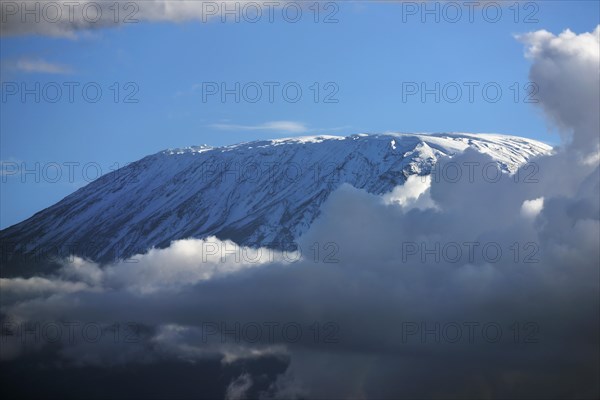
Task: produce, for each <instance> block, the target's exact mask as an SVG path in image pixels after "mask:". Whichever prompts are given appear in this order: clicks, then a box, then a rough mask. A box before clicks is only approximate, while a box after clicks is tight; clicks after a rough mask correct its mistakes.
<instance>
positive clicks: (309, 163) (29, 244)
mask: <svg viewBox="0 0 600 400" xmlns="http://www.w3.org/2000/svg"><path fill="white" fill-rule="evenodd" d="M468 147H471V148H473V149H476V150H478V151H480V152H483V153H487V154H489V155H490V156H491V157H492V158H493V159H494V160H496V161H497V162H498V163H499V165H500V166H501V168H502V169H503V170H505V171H507V172H510V171H514V170H515V169H516V168H517V167H518V166H519V165H520V164H522V163H525V162H526V161H527V160H528V159H530V158H531V157H534V156H536V155H540V154H545V153H548V152H550V151H551V147H550V146H548V145H545V144H543V143H540V142H537V141H534V140H530V139H525V138H518V137H512V136H502V135H473V134H432V135H422V134H382V135H352V136H348V137H337V136H316V137H303V138H290V139H277V140H267V141H255V142H249V143H242V144H237V145H232V146H225V147H217V148H212V147H208V146H199V147H188V148H183V149H172V150H167V151H162V152H160V153H157V154H154V155H150V156H147V157H145V158H143V159H141V160H139V161H137V162H134V163H131V164H129V165H128V166H126V167H123V168H121V169H119V170H117V171H114V172H111V173H109V174H106V175H104V176H102V177H100V178H99V179H97V180H96V181H94V182H92V183H90V184H88V185H87V186H85V187H83V188H81V189H79V190H77V191H76V192H75V193H73V194H71V195H69V196H67V197H66V198H64V199H63V200H61V201H60V202H58V203H57V204H55V205H53V206H51V207H49V208H47V209H45V210H43V211H41V212H39V213H37V214H35V215H34V216H32V217H31V218H29V219H27V220H25V221H23V222H21V223H19V224H16V225H13V226H11V227H9V228H7V229H5V230H3V231H0V239H1V240H2V242H3V245H4V246H9V247H10V248H11V251H10V252H9V253H10V254H13V253H15V254H23V253H24V254H33V253H35V252H38V253H43V254H45V255H47V253H48V252H49V253H52V254H57V253H58V255H66V254H71V253H75V254H78V255H82V256H86V257H88V258H90V259H93V260H95V261H100V262H107V261H111V260H114V259H115V257H117V258H127V257H129V256H131V255H134V254H136V253H140V252H144V251H146V250H148V249H149V248H151V247H166V246H168V245H169V243H170V242H171V241H173V240H177V239H184V238H190V237H194V238H202V237H206V236H210V235H215V236H217V237H218V238H220V239H232V240H233V241H235V242H236V243H239V244H244V245H254V246H256V245H263V246H264V245H266V246H272V247H278V246H282V245H284V244H285V243H290V242H292V241H293V240H295V239H297V238H298V237H299V236H300V235H302V234H303V233H304V232H306V230H307V229H308V228H309V226H310V224H311V223H312V222H313V221H314V220H315V218H316V217H317V216H318V215H319V209H320V207H321V205H322V204H323V202H324V201H325V200H326V199H327V198H328V196H329V195H330V194H331V192H332V191H333V190H335V189H336V188H337V187H338V186H340V185H341V184H343V183H348V184H350V185H352V186H354V187H357V188H364V189H365V190H367V191H368V192H370V193H374V194H383V193H387V192H390V191H391V190H392V189H393V188H394V187H395V186H397V185H400V184H403V183H404V182H405V180H406V179H407V177H408V176H410V175H413V174H421V175H426V174H428V173H430V171H431V169H432V166H433V165H434V164H435V162H436V161H437V160H438V159H439V158H440V157H442V156H447V155H450V156H451V155H453V154H456V153H459V152H462V151H463V150H465V149H466V148H468ZM10 254H9V255H10ZM9 258H10V257H9Z"/></svg>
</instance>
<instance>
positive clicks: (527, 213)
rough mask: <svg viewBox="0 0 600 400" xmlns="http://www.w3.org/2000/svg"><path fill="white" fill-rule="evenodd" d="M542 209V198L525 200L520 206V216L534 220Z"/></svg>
mask: <svg viewBox="0 0 600 400" xmlns="http://www.w3.org/2000/svg"><path fill="white" fill-rule="evenodd" d="M543 208H544V198H543V197H540V198H538V199H533V200H525V201H524V202H523V205H522V206H521V215H523V216H524V217H525V218H535V217H536V216H537V215H538V214H539V213H540V212H542V209H543Z"/></svg>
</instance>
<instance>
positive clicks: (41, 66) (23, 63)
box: [15, 59, 73, 74]
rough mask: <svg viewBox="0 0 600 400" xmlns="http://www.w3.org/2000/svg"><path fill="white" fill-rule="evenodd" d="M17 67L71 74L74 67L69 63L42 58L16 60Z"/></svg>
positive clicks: (31, 71)
mask: <svg viewBox="0 0 600 400" xmlns="http://www.w3.org/2000/svg"><path fill="white" fill-rule="evenodd" d="M15 67H16V69H17V70H19V71H22V72H28V73H43V74H70V73H71V72H73V71H72V69H71V68H70V67H69V66H67V65H62V64H55V63H51V62H48V61H45V60H41V59H36V60H32V59H21V60H18V61H17V62H16V65H15Z"/></svg>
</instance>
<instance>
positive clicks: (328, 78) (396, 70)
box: [0, 1, 600, 228]
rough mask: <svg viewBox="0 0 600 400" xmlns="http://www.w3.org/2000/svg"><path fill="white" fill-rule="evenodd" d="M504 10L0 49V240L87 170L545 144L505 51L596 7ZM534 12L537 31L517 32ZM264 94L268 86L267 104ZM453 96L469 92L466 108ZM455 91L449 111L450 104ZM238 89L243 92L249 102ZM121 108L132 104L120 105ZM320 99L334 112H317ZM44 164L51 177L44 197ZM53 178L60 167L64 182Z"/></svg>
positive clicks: (183, 31) (345, 16)
mask: <svg viewBox="0 0 600 400" xmlns="http://www.w3.org/2000/svg"><path fill="white" fill-rule="evenodd" d="M323 4H326V3H323ZM438 4H439V3H438ZM458 4H462V3H461V2H459V3H458ZM504 4H505V7H504V8H503V9H502V13H503V14H502V17H501V18H500V20H499V21H498V22H496V23H491V22H488V21H486V20H485V18H484V17H483V14H482V10H481V9H476V10H474V22H470V21H469V20H468V17H467V16H466V15H463V16H462V17H461V18H460V20H459V21H458V22H457V23H450V22H448V21H445V20H444V18H443V16H441V20H440V22H439V23H436V22H435V21H434V17H432V16H429V17H427V18H428V19H427V20H426V21H425V22H424V23H423V22H422V21H421V18H420V14H417V15H408V14H407V12H408V11H409V10H408V9H407V8H405V7H406V5H402V4H400V3H397V2H386V3H373V2H347V3H338V5H339V10H338V11H337V12H335V15H334V18H335V19H337V22H336V23H323V21H322V20H323V18H324V17H325V15H327V14H329V12H332V11H334V10H335V9H334V8H328V9H327V10H321V13H320V14H319V22H318V23H315V22H314V14H313V12H312V11H311V10H309V9H304V11H303V14H302V18H301V19H300V21H299V22H297V23H290V22H288V21H286V20H285V19H284V18H283V17H282V14H281V10H275V14H274V15H275V16H274V22H273V23H270V22H269V21H268V19H267V18H266V17H265V16H264V15H263V17H262V18H261V19H260V20H259V22H257V23H248V22H245V21H243V19H242V21H241V22H240V23H235V22H234V21H231V19H230V20H229V21H228V22H226V23H223V22H221V21H220V20H219V19H218V18H217V19H214V18H213V19H210V20H209V21H208V22H206V23H203V22H201V21H198V20H191V21H190V20H188V21H183V22H172V21H162V22H156V21H153V22H147V21H146V22H144V21H141V22H139V23H132V24H121V25H119V26H117V27H108V28H103V29H93V30H78V31H77V32H75V33H74V34H73V35H71V36H70V37H57V36H53V35H47V34H36V35H31V34H11V35H3V36H2V38H1V39H0V45H1V49H0V58H1V68H2V96H3V98H2V103H1V107H2V111H1V120H0V129H1V150H0V159H1V160H2V163H3V169H2V171H3V175H2V193H1V196H0V200H1V204H2V206H1V210H0V211H1V212H0V227H1V228H5V227H7V226H10V225H12V224H14V223H17V222H19V221H21V220H23V219H25V218H27V217H29V216H31V215H32V214H34V213H35V212H37V211H39V210H41V209H43V208H45V207H48V206H50V205H52V204H54V203H55V202H56V201H58V200H60V199H61V198H63V197H64V196H66V195H68V194H69V193H72V192H73V191H74V190H76V189H77V188H78V187H81V186H82V185H84V184H86V183H87V182H86V180H89V179H92V178H93V177H94V176H95V175H97V172H96V171H97V169H98V168H97V167H99V168H100V170H101V171H102V172H103V173H106V172H108V171H110V169H112V168H114V167H115V166H118V165H124V164H125V163H127V162H131V161H134V160H137V159H139V158H141V157H143V156H145V155H148V154H151V153H155V152H157V151H160V150H162V149H165V148H170V147H183V146H189V145H197V144H209V145H214V146H218V145H225V144H231V143H236V142H241V141H250V140H255V139H265V138H276V137H285V136H296V135H313V134H336V135H347V134H354V133H363V132H364V133H382V132H386V131H400V132H451V131H462V132H496V133H505V134H512V135H519V136H526V137H531V138H535V139H539V140H543V141H546V142H549V143H556V142H558V136H557V135H556V133H555V132H554V133H552V132H550V131H549V129H550V128H549V127H548V126H547V124H546V122H545V120H544V119H543V117H542V115H541V112H540V111H539V110H538V109H537V108H536V107H535V106H534V105H533V104H530V103H526V102H524V101H523V100H524V98H525V95H526V94H527V93H526V91H525V89H524V85H526V84H527V83H528V70H529V62H528V60H527V59H526V58H525V57H524V56H523V54H524V51H523V45H522V44H521V43H519V42H518V41H517V40H516V39H515V37H514V36H515V35H516V34H519V33H525V32H529V31H535V30H539V29H546V30H548V31H551V32H554V33H559V32H561V31H563V30H564V29H567V28H569V29H571V30H572V31H574V32H576V33H580V32H589V31H592V30H593V29H594V28H595V27H596V25H597V24H598V23H599V19H600V17H599V14H600V10H599V2H597V1H541V2H537V3H536V4H537V6H535V7H534V6H526V5H525V4H527V3H524V4H520V5H518V9H519V16H518V18H517V19H518V21H517V22H515V20H514V19H515V13H514V10H515V9H514V8H510V7H511V5H512V4H513V2H504ZM307 7H308V6H307ZM403 7H404V8H403ZM513 7H514V6H513ZM526 7H527V8H526ZM461 8H462V12H463V13H466V12H467V9H466V8H464V7H461ZM403 11H404V17H405V21H403ZM419 11H420V10H419ZM492 11H493V10H492ZM532 13H533V15H532V18H534V19H537V21H538V22H531V21H524V20H525V19H526V17H527V15H531V14H532ZM491 14H493V13H492V12H491V11H490V15H491ZM64 82H75V83H76V84H79V86H77V87H75V89H74V98H73V101H72V102H70V101H69V99H68V96H67V94H66V90H64V91H63V94H62V96H61V97H60V98H59V99H58V101H57V102H56V103H51V102H49V101H46V100H47V99H46V98H45V97H42V98H41V101H40V102H39V103H36V102H35V101H34V99H33V95H29V96H28V97H26V98H25V101H22V99H21V97H20V93H17V94H12V92H10V90H12V89H14V87H15V86H14V84H17V86H18V87H19V90H20V87H21V86H19V85H21V84H25V85H27V87H30V88H33V87H35V84H36V83H38V84H39V85H40V87H46V88H48V90H49V92H48V93H49V94H48V93H47V94H48V96H50V97H52V96H54V94H53V93H54V92H51V90H53V89H52V88H53V86H52V85H56V84H58V85H59V86H62V87H63V88H64ZM90 82H91V83H94V85H96V86H99V87H100V88H101V89H102V98H101V99H100V100H99V101H98V102H96V103H92V102H90V101H86V100H85V98H84V97H83V95H82V93H81V90H80V89H79V88H81V87H82V86H84V85H86V84H89V83H90ZM115 82H116V83H117V85H116V86H113V85H114V83H115ZM211 82H216V83H217V84H218V85H220V84H221V83H224V84H225V85H226V86H227V87H229V88H234V87H235V83H236V82H239V83H240V87H243V86H244V85H246V84H248V83H251V82H256V83H257V84H258V85H259V86H261V87H262V88H263V92H262V96H261V97H260V98H259V99H258V101H257V102H255V103H251V102H249V101H247V99H246V98H244V97H243V96H241V99H240V102H239V103H236V102H235V101H234V96H233V95H228V96H227V97H226V99H225V101H224V102H223V101H221V99H220V96H219V95H218V94H216V95H208V94H207V93H206V90H207V89H208V88H209V86H207V85H212V83H211ZM265 82H277V83H278V84H279V86H277V87H275V89H274V92H273V93H274V97H273V102H270V101H269V99H268V92H267V86H265V85H264V83H265ZM436 82H439V84H440V89H441V88H443V87H444V85H447V84H449V83H452V82H454V83H455V84H452V85H450V86H447V88H448V90H450V91H449V92H447V94H448V96H446V97H444V96H443V95H442V96H441V99H440V101H439V102H438V103H436V102H435V99H434V95H433V94H432V95H428V96H427V97H426V98H425V101H422V99H421V96H420V94H419V93H417V94H415V95H411V96H407V97H406V99H405V100H404V101H403V88H404V90H406V89H408V86H407V85H411V83H416V84H417V85H420V84H421V83H424V84H425V85H426V87H428V88H434V87H435V84H436ZM465 82H476V83H477V84H478V85H479V86H477V87H475V89H474V97H473V101H472V102H470V101H469V100H468V99H467V97H468V96H467V87H466V86H464V83H465ZM203 83H204V86H203ZM315 83H316V84H317V85H316V86H314V84H315ZM514 83H517V87H518V88H519V89H518V90H517V89H516V87H515V86H513V84H514ZM286 84H288V86H290V87H291V88H292V89H290V90H291V91H290V92H288V93H292V95H291V96H293V95H294V91H293V89H294V87H300V88H301V89H302V97H301V98H300V100H299V101H297V102H295V103H292V102H290V101H286V100H285V98H284V93H283V92H282V89H281V88H282V87H283V86H284V85H286ZM456 84H458V85H459V86H461V87H462V88H463V93H462V98H461V99H460V100H458V101H457V102H455V103H452V102H450V101H448V98H449V97H453V96H454V92H452V91H451V90H453V87H455V86H453V85H456ZM486 84H491V85H492V86H493V87H500V88H501V90H502V97H501V98H499V100H498V101H497V102H491V101H487V100H486V99H485V98H484V95H483V93H482V87H483V86H484V85H486ZM11 85H12V86H11ZM252 85H254V84H251V85H249V86H248V85H246V88H247V89H248V90H249V91H248V92H247V94H248V96H250V97H253V96H254V93H255V92H254V91H252V90H253V86H252ZM203 87H204V95H205V96H206V99H205V100H206V101H203ZM211 87H212V86H211ZM317 87H318V88H319V98H318V101H316V102H315V99H314V95H315V90H316V88H317ZM412 87H413V88H414V86H412ZM417 87H418V86H417ZM493 87H492V89H493ZM116 88H118V90H119V98H118V101H117V102H115V101H114V98H113V96H114V95H115V92H116ZM92 89H93V88H92ZM492 89H490V90H492ZM515 91H516V93H518V95H519V98H518V101H515V98H514V95H515ZM9 92H10V93H9ZM134 92H135V93H134ZM334 92H335V94H334ZM489 93H492V96H493V92H489ZM128 94H131V95H132V96H131V97H130V99H133V100H137V102H135V103H127V102H125V101H124V100H125V98H126V96H127V95H128ZM328 94H330V95H331V96H330V99H333V100H337V102H333V103H325V102H324V101H323V100H324V99H325V96H326V95H328ZM405 94H406V93H405ZM440 94H441V90H440ZM533 98H535V96H534V97H533ZM36 163H39V164H38V165H39V169H38V170H37V172H34V173H31V174H29V175H23V171H22V168H23V166H25V167H26V168H27V169H31V170H34V171H35V170H36ZM53 163H56V164H57V165H60V166H61V167H60V168H61V169H60V172H61V178H60V179H58V181H57V182H52V180H53V179H52V177H53V176H54V173H55V171H56V168H55V164H53ZM65 163H73V164H71V165H73V167H72V170H71V172H72V176H71V177H70V176H69V169H68V168H69V167H67V166H65ZM84 166H87V167H86V170H85V171H84V170H83V169H84V168H83V167H84ZM15 168H18V169H19V171H17V172H15ZM44 168H46V170H44V171H42V170H43V169H44ZM48 176H50V179H47V177H48ZM70 178H72V179H70Z"/></svg>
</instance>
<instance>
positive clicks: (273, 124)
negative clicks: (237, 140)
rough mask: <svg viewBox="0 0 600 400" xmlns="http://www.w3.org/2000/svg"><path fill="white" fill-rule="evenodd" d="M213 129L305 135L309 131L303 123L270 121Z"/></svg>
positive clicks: (218, 125)
mask: <svg viewBox="0 0 600 400" xmlns="http://www.w3.org/2000/svg"><path fill="white" fill-rule="evenodd" d="M210 126H211V127H212V128H215V129H221V130H229V131H277V132H281V133H305V132H308V131H309V129H308V128H307V127H306V125H304V124H303V123H301V122H295V121H270V122H265V123H263V124H258V125H236V124H212V125H210Z"/></svg>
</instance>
